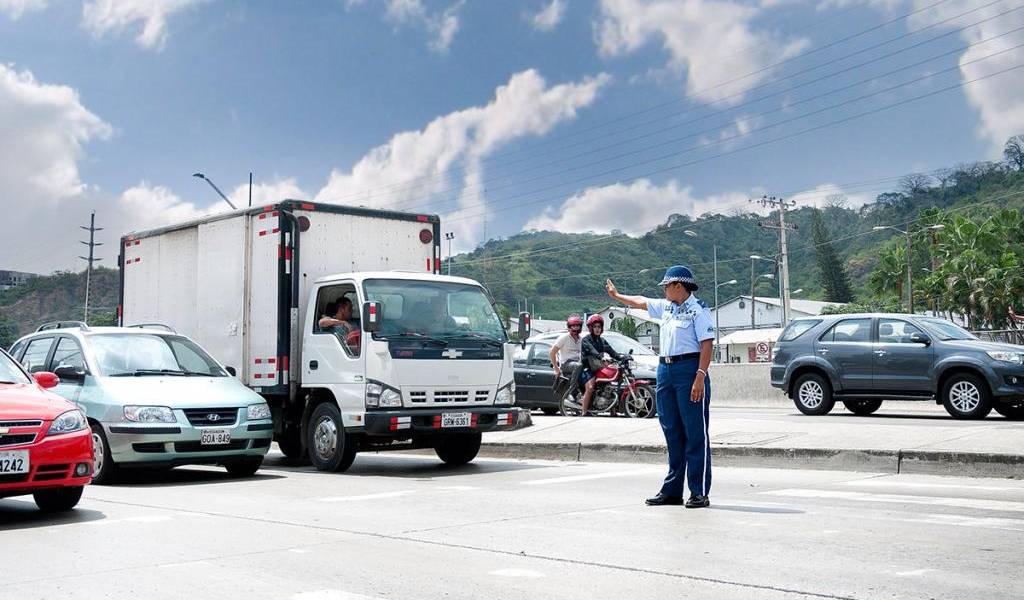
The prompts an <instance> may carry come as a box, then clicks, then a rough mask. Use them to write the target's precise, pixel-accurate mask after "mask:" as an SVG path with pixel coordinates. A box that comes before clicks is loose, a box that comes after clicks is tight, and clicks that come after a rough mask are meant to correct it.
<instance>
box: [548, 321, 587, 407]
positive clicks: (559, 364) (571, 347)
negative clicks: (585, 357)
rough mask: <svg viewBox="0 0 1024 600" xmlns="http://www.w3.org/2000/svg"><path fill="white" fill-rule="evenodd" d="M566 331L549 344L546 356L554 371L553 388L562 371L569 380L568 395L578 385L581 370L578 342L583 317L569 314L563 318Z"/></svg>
mask: <svg viewBox="0 0 1024 600" xmlns="http://www.w3.org/2000/svg"><path fill="white" fill-rule="evenodd" d="M565 327H566V329H567V330H568V332H567V333H564V334H562V335H561V336H560V337H559V338H558V339H557V340H555V344H554V345H553V346H551V352H549V353H548V358H549V359H551V368H552V369H554V371H555V384H554V386H553V387H554V388H556V389H557V388H558V379H559V377H561V376H562V373H563V372H564V373H565V374H566V375H565V376H566V378H567V379H568V380H569V395H570V396H571V395H572V394H573V393H575V392H576V388H578V387H579V381H580V372H581V371H582V370H583V363H582V362H581V361H580V343H581V342H582V341H583V338H582V337H581V336H580V333H581V332H582V331H583V319H582V318H581V317H580V316H579V315H569V318H568V319H566V320H565Z"/></svg>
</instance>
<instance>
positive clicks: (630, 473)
mask: <svg viewBox="0 0 1024 600" xmlns="http://www.w3.org/2000/svg"><path fill="white" fill-rule="evenodd" d="M664 472H665V467H645V468H643V469H623V470H621V471H608V472H606V473H592V474H590V475H569V476H566V477H550V478H548V479H534V480H532V481H523V482H521V483H522V485H552V484H557V483H574V482H577V481H590V480H592V479H611V478H613V477H635V476H638V475H653V474H655V473H664Z"/></svg>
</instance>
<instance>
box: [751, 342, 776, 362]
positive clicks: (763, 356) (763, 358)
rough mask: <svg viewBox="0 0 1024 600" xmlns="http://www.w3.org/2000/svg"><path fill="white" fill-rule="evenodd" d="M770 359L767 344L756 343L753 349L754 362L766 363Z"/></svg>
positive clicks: (770, 353)
mask: <svg viewBox="0 0 1024 600" xmlns="http://www.w3.org/2000/svg"><path fill="white" fill-rule="evenodd" d="M771 359H772V349H771V346H769V345H768V342H758V343H757V346H755V347H754V360H756V361H757V362H768V361H770V360H771Z"/></svg>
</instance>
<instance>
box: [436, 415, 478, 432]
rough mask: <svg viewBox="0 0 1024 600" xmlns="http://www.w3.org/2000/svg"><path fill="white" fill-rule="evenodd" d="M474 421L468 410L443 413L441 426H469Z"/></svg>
mask: <svg viewBox="0 0 1024 600" xmlns="http://www.w3.org/2000/svg"><path fill="white" fill-rule="evenodd" d="M472 423H473V415H472V413H468V412H458V413H441V427H442V428H444V427H469V426H470V425H471V424H472Z"/></svg>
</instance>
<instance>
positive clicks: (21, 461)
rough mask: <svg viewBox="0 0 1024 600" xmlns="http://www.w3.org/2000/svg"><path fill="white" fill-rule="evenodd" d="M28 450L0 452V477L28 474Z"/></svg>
mask: <svg viewBox="0 0 1024 600" xmlns="http://www.w3.org/2000/svg"><path fill="white" fill-rule="evenodd" d="M29 467H30V465H29V461H28V450H8V451H6V452H0V475H18V474H21V473H28V472H29Z"/></svg>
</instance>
